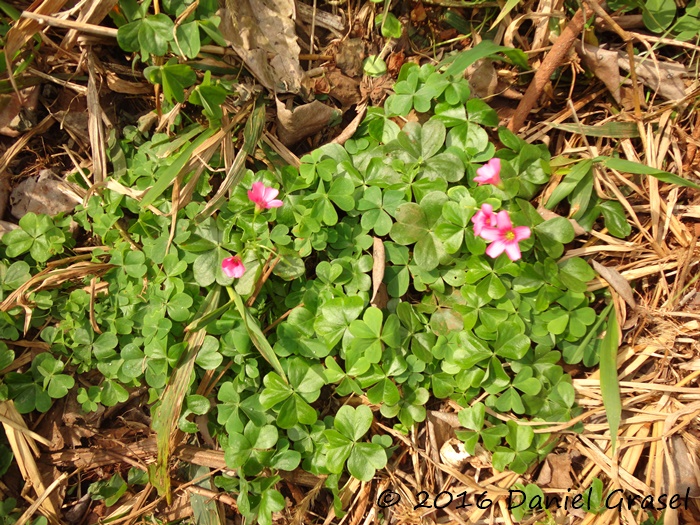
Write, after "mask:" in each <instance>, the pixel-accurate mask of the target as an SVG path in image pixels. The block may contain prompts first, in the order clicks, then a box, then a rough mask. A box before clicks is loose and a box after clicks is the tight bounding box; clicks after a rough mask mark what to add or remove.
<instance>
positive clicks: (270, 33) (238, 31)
mask: <svg viewBox="0 0 700 525" xmlns="http://www.w3.org/2000/svg"><path fill="white" fill-rule="evenodd" d="M224 11H225V13H224V14H223V16H222V21H221V26H220V28H219V29H220V30H221V33H222V34H223V35H224V38H226V40H228V41H230V42H231V45H232V47H233V49H234V50H235V51H236V53H238V55H239V56H240V57H241V59H242V60H243V62H244V63H245V65H246V67H247V68H248V69H249V70H250V72H251V73H253V75H254V76H255V78H257V79H258V81H259V82H260V83H261V84H262V85H263V86H265V87H266V88H267V89H269V90H270V91H272V92H274V93H287V92H289V93H300V94H303V93H302V88H303V79H304V72H303V71H302V69H301V66H300V64H299V52H300V49H299V44H297V35H296V32H295V29H294V19H293V17H294V12H295V10H294V1H293V0H226V9H225V10H224Z"/></svg>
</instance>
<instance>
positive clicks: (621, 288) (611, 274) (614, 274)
mask: <svg viewBox="0 0 700 525" xmlns="http://www.w3.org/2000/svg"><path fill="white" fill-rule="evenodd" d="M591 265H592V266H593V269H594V270H595V271H596V272H598V274H599V275H600V276H601V277H602V278H603V279H605V280H606V281H607V282H608V284H609V285H610V286H612V287H613V289H614V290H615V291H616V292H617V293H619V294H620V297H622V298H623V299H624V300H625V302H626V303H627V304H628V305H630V307H631V308H632V309H633V310H634V309H636V308H637V301H635V300H634V292H633V291H632V287H631V286H630V283H628V282H627V279H625V278H624V277H622V275H620V272H618V271H617V270H615V269H614V268H608V267H607V266H603V265H602V264H600V263H599V262H598V261H594V260H591Z"/></svg>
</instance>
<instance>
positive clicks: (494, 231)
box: [478, 227, 503, 241]
mask: <svg viewBox="0 0 700 525" xmlns="http://www.w3.org/2000/svg"><path fill="white" fill-rule="evenodd" d="M478 235H479V237H481V238H482V239H484V240H485V241H500V240H502V239H503V232H502V231H501V230H499V229H498V228H486V227H485V228H482V230H481V232H479V234H478Z"/></svg>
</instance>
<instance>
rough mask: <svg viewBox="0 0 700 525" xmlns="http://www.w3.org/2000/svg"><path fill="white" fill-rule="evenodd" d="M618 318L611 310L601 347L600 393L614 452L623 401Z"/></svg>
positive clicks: (613, 310) (612, 309)
mask: <svg viewBox="0 0 700 525" xmlns="http://www.w3.org/2000/svg"><path fill="white" fill-rule="evenodd" d="M617 330H618V326H617V316H616V315H615V308H611V309H610V315H609V316H608V328H607V331H606V332H605V337H604V338H603V343H602V345H601V347H600V393H601V395H602V396H603V405H604V406H605V414H606V416H607V417H608V425H609V426H610V438H611V440H612V450H613V451H614V450H615V445H616V444H617V431H618V429H619V428H620V419H621V418H622V401H621V400H620V384H619V382H618V380H617V351H618V342H617Z"/></svg>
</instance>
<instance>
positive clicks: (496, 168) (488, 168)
mask: <svg viewBox="0 0 700 525" xmlns="http://www.w3.org/2000/svg"><path fill="white" fill-rule="evenodd" d="M476 174H477V176H476V177H474V181H475V182H477V183H478V184H479V186H481V185H483V184H500V183H501V176H500V174H501V159H498V158H493V159H491V160H490V161H488V162H487V163H486V164H484V165H483V166H481V167H480V168H479V169H478V170H476Z"/></svg>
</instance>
